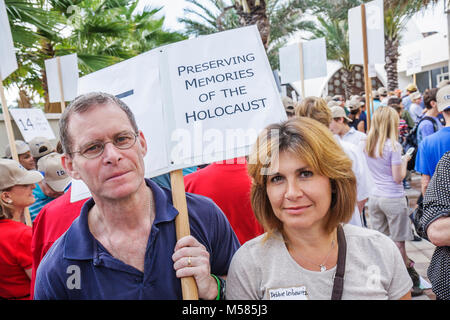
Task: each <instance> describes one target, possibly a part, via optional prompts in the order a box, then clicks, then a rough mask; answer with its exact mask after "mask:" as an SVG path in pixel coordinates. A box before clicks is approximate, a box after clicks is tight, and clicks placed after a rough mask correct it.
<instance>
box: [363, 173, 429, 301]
mask: <svg viewBox="0 0 450 320" xmlns="http://www.w3.org/2000/svg"><path fill="white" fill-rule="evenodd" d="M410 184H411V189H407V190H406V194H407V196H408V200H409V207H410V211H412V210H413V209H414V206H415V204H416V201H417V198H418V196H419V195H420V175H418V174H415V173H413V174H412V175H411V181H410ZM366 212H367V210H366ZM367 218H368V220H369V221H368V223H369V225H370V216H369V217H367ZM434 248H435V246H434V245H433V244H432V243H430V242H429V241H427V240H425V239H422V241H407V242H406V252H407V254H408V257H409V258H410V259H412V260H413V261H414V262H415V266H414V267H415V269H416V270H417V272H418V273H419V275H420V276H421V277H422V278H423V279H424V280H425V281H427V282H428V283H430V280H429V279H428V277H427V269H428V266H429V264H430V260H431V256H432V255H433V252H434ZM412 299H413V300H436V296H435V295H434V293H433V292H432V290H431V289H426V290H424V294H423V295H421V296H418V297H413V298H412Z"/></svg>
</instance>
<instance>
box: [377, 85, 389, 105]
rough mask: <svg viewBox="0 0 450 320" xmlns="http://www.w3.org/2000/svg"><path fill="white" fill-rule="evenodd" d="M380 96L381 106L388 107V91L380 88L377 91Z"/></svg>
mask: <svg viewBox="0 0 450 320" xmlns="http://www.w3.org/2000/svg"><path fill="white" fill-rule="evenodd" d="M377 92H378V94H379V95H380V98H379V99H380V105H382V106H387V102H388V99H387V98H388V91H387V89H386V88H385V87H379V88H378V90H377Z"/></svg>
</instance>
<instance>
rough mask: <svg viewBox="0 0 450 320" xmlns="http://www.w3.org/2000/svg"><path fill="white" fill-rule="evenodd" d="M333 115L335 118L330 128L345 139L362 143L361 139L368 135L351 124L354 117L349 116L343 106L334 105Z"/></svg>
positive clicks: (354, 142)
mask: <svg viewBox="0 0 450 320" xmlns="http://www.w3.org/2000/svg"><path fill="white" fill-rule="evenodd" d="M352 106H355V105H352ZM331 115H332V117H333V119H332V120H331V123H330V130H331V131H332V132H333V133H334V134H336V135H338V136H339V137H340V138H341V139H342V140H343V141H346V142H349V143H352V144H354V145H356V146H358V145H360V143H361V141H362V140H363V139H365V138H366V135H365V134H364V133H362V132H361V131H358V130H355V128H353V127H350V126H349V123H350V122H351V121H352V119H350V118H348V117H347V116H346V115H345V112H344V110H343V109H342V108H341V107H332V108H331Z"/></svg>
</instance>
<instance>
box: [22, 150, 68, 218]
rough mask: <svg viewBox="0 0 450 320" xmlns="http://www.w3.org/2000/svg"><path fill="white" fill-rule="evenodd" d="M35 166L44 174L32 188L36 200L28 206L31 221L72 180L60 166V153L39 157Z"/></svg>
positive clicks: (61, 193) (62, 191)
mask: <svg viewBox="0 0 450 320" xmlns="http://www.w3.org/2000/svg"><path fill="white" fill-rule="evenodd" d="M37 166H38V170H39V171H40V172H41V173H42V174H43V175H44V180H42V181H41V182H39V183H37V184H36V188H34V189H33V195H34V197H35V199H36V201H35V202H34V203H33V204H32V205H31V206H30V207H29V209H30V217H31V221H32V222H34V219H36V216H37V215H38V214H39V212H40V211H41V209H42V208H43V207H44V206H45V205H46V204H47V203H49V202H50V201H53V200H54V199H56V198H58V197H59V196H61V195H63V194H64V191H65V190H66V188H67V187H68V186H69V184H70V182H71V181H72V179H71V178H70V176H69V175H68V174H67V172H66V171H65V170H64V168H63V166H62V163H61V155H60V154H58V153H56V152H53V153H50V154H48V155H46V156H44V157H42V158H40V159H39V161H38V163H37Z"/></svg>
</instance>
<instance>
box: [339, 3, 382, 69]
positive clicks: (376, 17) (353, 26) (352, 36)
mask: <svg viewBox="0 0 450 320" xmlns="http://www.w3.org/2000/svg"><path fill="white" fill-rule="evenodd" d="M365 8H366V30H367V50H368V58H369V61H368V63H369V64H377V63H382V64H384V63H385V58H384V55H385V54H384V11H383V0H375V1H371V2H367V3H366V4H365ZM348 37H349V46H350V63H351V64H363V63H364V51H363V41H362V39H363V38H362V20H361V6H358V7H355V8H352V9H350V10H349V11H348Z"/></svg>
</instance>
